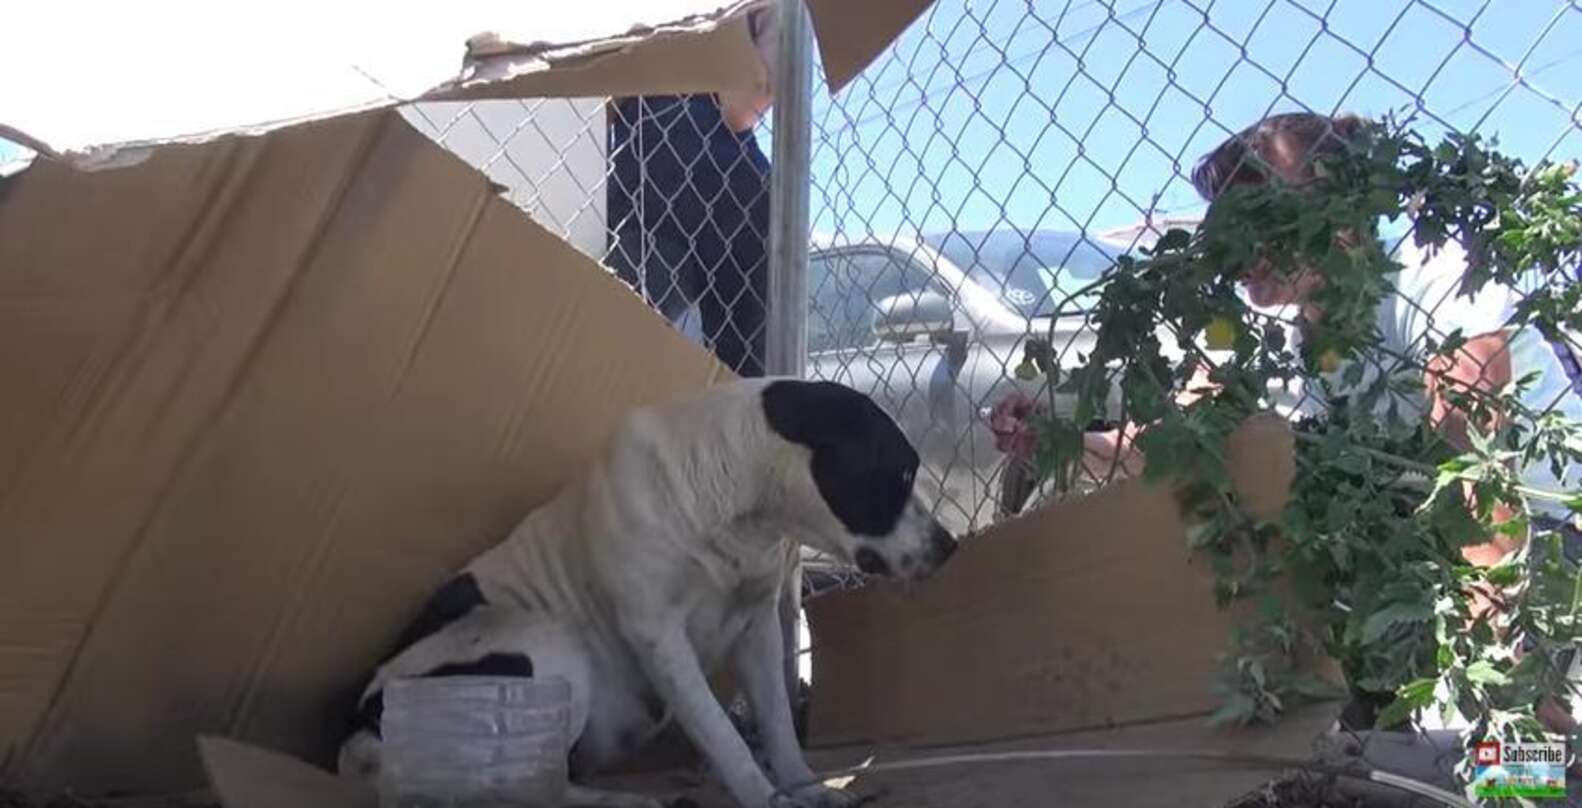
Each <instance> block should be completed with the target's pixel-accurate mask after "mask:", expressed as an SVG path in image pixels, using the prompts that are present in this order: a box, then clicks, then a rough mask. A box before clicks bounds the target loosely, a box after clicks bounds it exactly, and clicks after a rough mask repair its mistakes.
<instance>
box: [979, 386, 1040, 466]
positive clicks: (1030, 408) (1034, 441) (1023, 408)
mask: <svg viewBox="0 0 1582 808" xmlns="http://www.w3.org/2000/svg"><path fill="white" fill-rule="evenodd" d="M1043 411H1044V408H1043V407H1042V406H1040V405H1039V404H1037V403H1035V402H1034V401H1033V400H1032V399H1030V398H1028V397H1027V396H1024V395H1022V394H1021V393H1012V394H1010V395H1008V396H1006V397H1005V398H1004V399H1002V400H1001V401H1000V403H998V404H996V405H994V409H993V410H992V411H990V413H989V431H990V432H993V433H994V448H996V449H999V450H1000V451H1001V452H1003V453H1005V454H1008V455H1010V456H1011V457H1013V458H1015V459H1017V460H1020V461H1023V462H1028V461H1031V460H1032V458H1033V452H1034V451H1035V450H1036V449H1037V448H1038V431H1037V428H1036V427H1035V426H1034V425H1032V424H1030V423H1028V422H1027V419H1028V418H1030V417H1033V416H1035V415H1042V414H1043Z"/></svg>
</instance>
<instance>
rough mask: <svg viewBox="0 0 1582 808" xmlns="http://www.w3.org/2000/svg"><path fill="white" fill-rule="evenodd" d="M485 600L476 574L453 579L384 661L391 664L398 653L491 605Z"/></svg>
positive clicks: (440, 590) (430, 602)
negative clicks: (482, 607)
mask: <svg viewBox="0 0 1582 808" xmlns="http://www.w3.org/2000/svg"><path fill="white" fill-rule="evenodd" d="M487 604H488V601H486V600H484V599H483V592H482V591H480V590H479V589H478V579H476V578H474V577H472V573H463V574H461V575H458V576H456V577H455V578H452V579H450V581H449V582H447V583H446V584H445V585H444V586H442V587H440V588H439V591H438V592H435V593H434V595H433V597H431V598H429V599H428V603H426V604H424V605H423V611H421V612H419V613H418V616H417V618H416V619H414V620H413V621H412V623H411V624H410V625H408V626H407V627H406V629H405V630H403V631H402V632H401V636H400V638H399V639H397V640H396V645H395V648H393V649H391V651H390V653H389V654H387V655H386V656H385V658H384V661H385V662H389V661H390V659H391V658H392V657H394V656H395V655H396V654H399V653H401V652H402V651H405V650H406V649H408V648H411V647H412V646H414V645H417V643H418V642H419V641H420V640H422V639H423V638H425V637H428V636H429V635H431V634H435V633H437V632H438V631H439V630H440V629H442V628H444V627H446V626H448V625H450V624H451V623H454V622H456V621H457V620H460V619H462V618H463V617H466V616H467V615H468V614H469V613H470V612H472V610H473V609H476V608H478V607H479V606H484V605H487Z"/></svg>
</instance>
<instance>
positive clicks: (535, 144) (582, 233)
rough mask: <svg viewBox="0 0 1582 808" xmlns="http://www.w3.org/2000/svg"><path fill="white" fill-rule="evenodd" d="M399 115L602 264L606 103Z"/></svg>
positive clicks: (415, 107)
mask: <svg viewBox="0 0 1582 808" xmlns="http://www.w3.org/2000/svg"><path fill="white" fill-rule="evenodd" d="M401 113H402V115H403V116H405V118H406V119H407V120H408V121H409V122H411V123H412V124H413V125H414V126H416V127H417V129H418V130H419V131H421V132H423V133H424V134H426V135H428V136H429V137H431V138H433V139H435V140H436V141H438V142H439V143H440V145H442V146H444V147H445V148H446V149H448V150H449V151H451V152H452V153H453V154H455V155H457V156H458V157H460V158H462V159H463V160H466V161H467V162H468V163H470V164H471V165H473V166H475V167H477V168H479V169H481V170H483V171H484V172H485V173H486V174H488V176H489V178H490V179H492V180H494V181H495V182H498V183H500V184H501V185H504V186H505V187H506V188H507V189H509V190H508V191H506V192H505V194H504V195H505V196H506V197H507V198H509V199H510V200H511V201H512V202H513V203H515V204H516V205H517V206H518V207H521V208H522V209H523V210H526V211H527V212H528V214H529V215H531V216H532V217H533V218H534V219H535V220H536V221H537V222H538V223H539V224H541V225H543V226H544V227H545V228H547V229H549V230H550V231H551V232H553V233H555V234H557V235H560V236H562V237H564V238H565V239H566V240H567V241H570V242H571V243H572V244H573V245H574V246H576V248H577V249H579V250H581V251H582V252H583V253H584V254H586V255H588V256H589V257H591V258H593V259H594V260H596V261H597V260H600V259H602V258H603V257H604V248H605V215H604V179H605V175H606V173H607V170H608V169H607V164H606V161H605V157H604V150H605V131H604V100H603V99H597V98H577V99H562V98H544V99H532V100H527V101H519V100H514V99H508V100H499V101H473V102H451V101H446V102H430V103H422V104H412V105H408V106H406V107H403V108H402V110H401Z"/></svg>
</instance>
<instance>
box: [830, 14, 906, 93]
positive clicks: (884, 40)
mask: <svg viewBox="0 0 1582 808" xmlns="http://www.w3.org/2000/svg"><path fill="white" fill-rule="evenodd" d="M932 2H933V0H864V2H863V3H862V4H861V8H862V12H861V13H860V14H857V15H853V14H852V13H851V8H852V4H851V3H850V2H849V0H807V7H808V13H809V16H811V17H812V18H813V32H814V35H815V36H816V37H817V38H818V50H819V58H820V59H821V60H822V61H823V65H824V76H825V81H826V82H827V83H828V85H829V91H830V93H831V94H834V93H838V92H840V90H841V88H843V87H845V86H846V84H847V83H848V82H850V81H851V80H852V79H854V78H856V77H857V74H858V73H861V72H862V71H863V69H864V68H866V67H867V66H868V65H870V64H872V63H873V60H874V59H877V58H879V54H881V53H883V52H884V49H885V48H887V47H889V46H890V43H891V42H893V41H894V40H895V38H896V37H898V36H900V35H901V32H902V31H905V30H906V29H907V26H910V25H911V24H912V23H913V22H914V21H916V20H917V18H918V17H920V16H922V14H923V11H924V10H925V9H927V8H928V7H929V5H931V4H932Z"/></svg>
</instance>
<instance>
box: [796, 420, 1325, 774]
mask: <svg viewBox="0 0 1582 808" xmlns="http://www.w3.org/2000/svg"><path fill="white" fill-rule="evenodd" d="M1228 454H1229V456H1230V462H1231V464H1232V474H1231V476H1232V479H1234V480H1236V481H1237V482H1238V483H1239V485H1240V486H1241V487H1240V488H1239V489H1238V492H1239V493H1240V494H1241V496H1242V498H1243V499H1245V500H1248V501H1250V502H1254V503H1257V507H1258V508H1260V509H1261V510H1264V511H1265V512H1270V513H1272V512H1277V511H1278V510H1279V509H1280V508H1281V507H1283V505H1284V503H1285V502H1286V500H1287V499H1288V498H1289V495H1290V489H1289V486H1290V481H1291V478H1292V473H1291V472H1292V469H1293V467H1292V437H1291V434H1290V428H1289V425H1288V424H1286V423H1285V422H1284V421H1281V420H1279V419H1277V418H1276V419H1269V418H1264V417H1257V418H1254V419H1251V420H1249V421H1248V422H1247V423H1245V424H1243V425H1242V427H1241V428H1240V429H1238V430H1237V432H1236V433H1234V434H1233V436H1232V438H1231V440H1230V451H1229V452H1228ZM1234 614H1235V612H1234V611H1232V612H1227V611H1223V610H1221V609H1219V608H1218V607H1217V606H1216V605H1215V601H1214V597H1213V590H1212V575H1211V573H1210V571H1209V570H1208V569H1207V565H1206V564H1205V563H1203V562H1202V561H1201V560H1200V559H1197V558H1194V557H1193V556H1192V554H1191V553H1190V552H1189V551H1188V548H1187V543H1186V540H1185V536H1184V527H1183V524H1182V520H1181V514H1180V511H1179V508H1178V506H1177V504H1176V500H1175V496H1174V494H1173V493H1172V492H1171V491H1170V490H1169V489H1168V488H1167V487H1163V486H1155V485H1149V484H1144V483H1142V482H1141V481H1129V482H1125V483H1119V484H1116V485H1112V486H1110V487H1108V488H1106V489H1104V490H1102V491H1100V492H1098V493H1097V494H1093V495H1091V496H1086V497H1082V498H1078V499H1073V500H1068V501H1064V502H1061V503H1057V504H1054V505H1051V506H1048V507H1045V508H1042V509H1039V510H1035V511H1033V512H1031V513H1028V514H1025V515H1023V516H1021V517H1018V518H1015V519H1012V520H1009V521H1006V522H1003V523H1000V524H997V525H995V526H993V527H991V528H990V529H988V530H986V531H984V532H983V533H981V534H979V535H978V536H976V537H974V538H973V539H971V540H969V542H967V543H965V544H964V545H963V547H962V549H961V550H960V552H958V553H957V554H956V555H955V557H953V558H952V559H951V562H950V563H949V564H946V565H945V566H944V567H943V568H941V569H940V571H939V572H938V573H936V574H935V576H934V577H933V578H931V579H930V580H928V581H926V582H923V583H921V584H919V585H917V586H915V587H911V588H909V589H908V590H906V591H902V590H900V589H898V588H897V587H894V586H886V585H884V584H882V583H880V584H876V585H873V586H869V587H865V588H864V589H861V590H856V591H850V592H835V593H831V594H828V595H825V596H822V597H820V598H818V599H816V600H814V601H812V602H811V603H809V604H808V615H809V619H810V622H811V628H812V635H813V673H814V676H813V694H812V697H811V700H810V704H811V710H812V715H811V718H810V719H809V725H810V729H809V733H810V738H811V740H812V742H813V743H815V744H818V745H842V744H858V743H904V744H914V745H916V744H926V745H933V744H963V743H971V742H986V741H993V740H998V739H1005V738H1015V737H1019V736H1025V735H1041V734H1052V733H1064V732H1074V731H1080V730H1093V729H1102V728H1105V727H1114V726H1122V725H1131V724H1144V723H1150V722H1159V721H1165V720H1172V719H1179V718H1182V717H1186V716H1207V715H1208V714H1209V713H1211V712H1212V711H1213V710H1215V709H1216V708H1217V707H1218V706H1219V702H1218V697H1217V696H1216V694H1215V692H1214V690H1213V687H1212V685H1213V681H1214V674H1215V671H1216V669H1217V662H1216V657H1217V656H1218V655H1219V654H1220V653H1221V652H1222V651H1223V650H1224V649H1225V648H1226V644H1227V643H1228V642H1229V640H1230V637H1231V625H1232V620H1233V617H1234ZM1300 662H1301V664H1303V665H1304V666H1310V669H1311V670H1312V672H1313V673H1315V674H1318V675H1323V676H1327V677H1329V678H1330V679H1331V680H1332V681H1333V680H1336V676H1337V675H1338V674H1337V672H1336V671H1335V669H1334V667H1333V663H1332V662H1330V661H1329V660H1301V661H1300Z"/></svg>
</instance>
